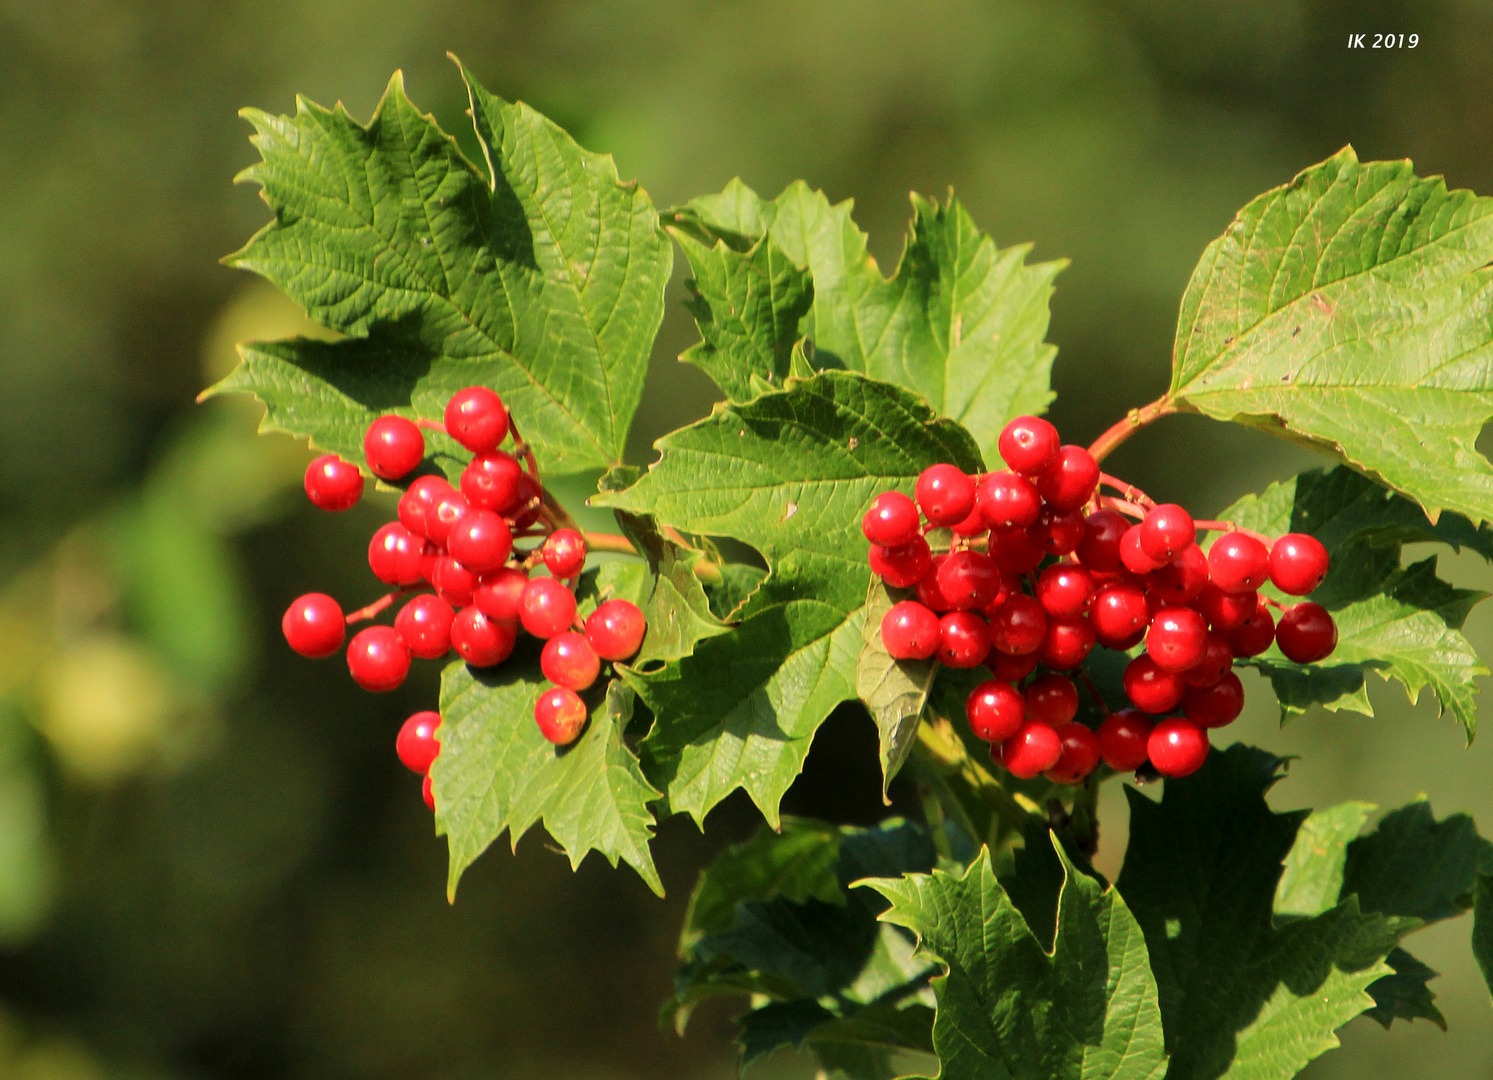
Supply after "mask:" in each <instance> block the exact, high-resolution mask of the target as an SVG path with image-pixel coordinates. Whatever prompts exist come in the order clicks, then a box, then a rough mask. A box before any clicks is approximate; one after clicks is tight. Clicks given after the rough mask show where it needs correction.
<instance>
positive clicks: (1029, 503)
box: [975, 472, 1042, 532]
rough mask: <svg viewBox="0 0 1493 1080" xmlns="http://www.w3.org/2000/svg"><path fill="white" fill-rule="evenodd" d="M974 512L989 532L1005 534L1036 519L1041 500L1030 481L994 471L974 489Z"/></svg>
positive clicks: (1040, 507)
mask: <svg viewBox="0 0 1493 1080" xmlns="http://www.w3.org/2000/svg"><path fill="white" fill-rule="evenodd" d="M975 509H976V510H977V511H978V512H979V515H980V520H981V521H983V522H984V523H985V527H986V528H989V529H997V530H999V531H1001V532H1009V531H1010V530H1011V529H1024V528H1026V527H1027V526H1028V525H1032V524H1034V523H1035V522H1036V520H1037V514H1038V513H1040V512H1041V510H1042V497H1041V496H1040V495H1038V494H1037V489H1036V487H1035V486H1033V484H1032V482H1031V481H1030V480H1028V479H1026V477H1024V476H1017V475H1016V474H1015V473H1013V472H994V473H991V474H990V475H989V476H987V477H985V479H983V480H981V481H980V485H979V487H977V488H976V489H975Z"/></svg>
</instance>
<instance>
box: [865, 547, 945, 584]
mask: <svg viewBox="0 0 1493 1080" xmlns="http://www.w3.org/2000/svg"><path fill="white" fill-rule="evenodd" d="M870 559H871V570H872V572H874V573H875V574H876V575H877V576H879V577H880V578H881V580H882V581H884V582H886V583H887V584H888V585H890V586H891V587H892V588H894V589H910V588H911V587H912V586H914V585H916V584H917V583H918V579H919V578H921V577H922V576H923V575H924V574H926V573H927V572H928V567H929V566H931V565H932V564H933V553H932V552H931V551H930V550H929V549H928V541H926V540H924V539H923V538H922V537H921V536H914V537H913V538H912V539H911V540H909V541H908V542H907V543H905V544H902V545H900V546H898V547H889V548H888V547H881V546H880V545H879V544H872V545H871V556H870Z"/></svg>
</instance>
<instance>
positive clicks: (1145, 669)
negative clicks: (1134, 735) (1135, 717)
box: [1124, 654, 1186, 715]
mask: <svg viewBox="0 0 1493 1080" xmlns="http://www.w3.org/2000/svg"><path fill="white" fill-rule="evenodd" d="M1124 683H1125V696H1126V697H1128V698H1129V699H1130V701H1131V703H1132V704H1134V705H1135V707H1136V708H1137V709H1139V710H1141V712H1148V713H1151V714H1152V715H1155V714H1156V713H1164V712H1166V711H1167V710H1168V709H1172V708H1175V707H1176V704H1177V702H1179V701H1181V700H1182V692H1183V691H1184V690H1185V689H1186V685H1185V684H1184V683H1183V682H1182V679H1181V678H1180V677H1179V676H1177V675H1173V674H1172V673H1171V672H1170V671H1162V670H1161V669H1160V668H1159V667H1157V666H1156V661H1154V660H1152V659H1151V658H1150V657H1149V656H1146V655H1144V654H1143V655H1141V656H1137V657H1136V658H1135V659H1134V660H1132V661H1130V663H1129V664H1127V665H1126V666H1125V676H1124Z"/></svg>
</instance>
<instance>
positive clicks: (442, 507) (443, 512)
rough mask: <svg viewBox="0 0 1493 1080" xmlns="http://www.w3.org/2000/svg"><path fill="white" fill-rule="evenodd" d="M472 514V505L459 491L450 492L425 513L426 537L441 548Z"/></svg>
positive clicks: (437, 500)
mask: <svg viewBox="0 0 1493 1080" xmlns="http://www.w3.org/2000/svg"><path fill="white" fill-rule="evenodd" d="M471 512H472V504H471V503H469V502H467V500H466V497H465V496H463V495H462V493H461V492H459V491H448V492H446V493H445V494H444V495H442V496H440V497H439V498H438V499H436V501H435V505H434V506H432V507H431V508H430V509H429V510H427V511H426V512H425V536H426V538H427V539H428V540H430V542H431V543H433V544H437V545H439V546H441V547H445V546H446V541H447V540H448V539H449V538H450V536H451V530H452V529H454V528H456V525H457V523H458V522H459V521H461V519H462V518H464V517H466V516H467V515H468V514H470V513H471Z"/></svg>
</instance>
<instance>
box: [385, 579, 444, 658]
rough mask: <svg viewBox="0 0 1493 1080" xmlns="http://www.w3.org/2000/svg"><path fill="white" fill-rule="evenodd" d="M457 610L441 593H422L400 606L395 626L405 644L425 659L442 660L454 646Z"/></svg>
mask: <svg viewBox="0 0 1493 1080" xmlns="http://www.w3.org/2000/svg"><path fill="white" fill-rule="evenodd" d="M455 615H456V612H454V611H452V610H451V605H450V604H448V603H446V601H444V600H442V599H441V598H440V597H439V596H431V595H430V594H429V593H422V594H421V595H419V596H416V597H414V598H413V599H411V600H410V601H409V603H407V604H405V605H404V607H402V608H400V609H399V614H398V615H396V616H394V629H395V630H396V631H397V632H398V634H399V639H400V640H401V641H403V642H404V647H405V648H407V649H409V651H410V654H411V655H412V656H417V657H419V658H420V659H421V660H438V659H440V658H441V657H443V656H445V655H446V653H447V652H448V651H449V650H450V648H451V620H452V619H453V618H454V617H455Z"/></svg>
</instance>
